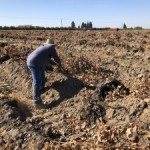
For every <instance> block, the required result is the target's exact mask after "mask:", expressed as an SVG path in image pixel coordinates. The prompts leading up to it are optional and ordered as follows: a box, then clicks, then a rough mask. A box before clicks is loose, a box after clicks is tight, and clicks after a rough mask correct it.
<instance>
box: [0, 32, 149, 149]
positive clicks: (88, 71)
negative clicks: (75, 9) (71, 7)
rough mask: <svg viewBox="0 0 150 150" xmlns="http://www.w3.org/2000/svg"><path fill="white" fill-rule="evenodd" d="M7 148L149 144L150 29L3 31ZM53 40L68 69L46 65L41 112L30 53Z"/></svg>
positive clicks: (2, 117) (1, 97)
mask: <svg viewBox="0 0 150 150" xmlns="http://www.w3.org/2000/svg"><path fill="white" fill-rule="evenodd" d="M0 37H1V40H0V63H1V64H0V72H1V74H0V110H1V111H0V133H1V135H0V148H1V149H3V150H5V149H6V150H7V149H8V150H12V149H16V150H28V149H29V150H36V149H43V150H51V149H65V150H66V149H68V150H70V149H75V150H79V149H94V150H96V149H97V150H99V149H102V150H103V149H125V150H127V149H143V150H144V149H149V148H150V44H149V43H150V31H149V30H141V31H136V30H131V31H128V30H126V31H1V34H0ZM49 37H53V38H54V39H55V41H56V43H57V47H56V49H58V53H59V55H60V57H61V59H62V63H63V65H64V67H65V69H66V70H65V72H59V71H58V70H57V68H56V66H53V71H49V69H48V68H47V70H46V78H47V82H46V89H45V91H44V92H43V94H42V101H43V103H44V104H45V106H46V108H44V109H35V108H34V107H33V100H32V79H31V74H30V72H29V70H28V69H27V67H26V57H27V55H28V54H29V53H30V52H31V51H33V50H34V49H35V48H36V47H37V46H39V45H40V44H42V43H44V42H45V40H46V39H47V38H49Z"/></svg>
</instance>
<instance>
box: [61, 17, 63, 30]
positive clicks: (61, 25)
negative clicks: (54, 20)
mask: <svg viewBox="0 0 150 150" xmlns="http://www.w3.org/2000/svg"><path fill="white" fill-rule="evenodd" d="M62 27H63V23H62V19H61V28H62Z"/></svg>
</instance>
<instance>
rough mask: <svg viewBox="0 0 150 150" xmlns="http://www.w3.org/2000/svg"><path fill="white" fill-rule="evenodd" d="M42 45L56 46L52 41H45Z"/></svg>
mask: <svg viewBox="0 0 150 150" xmlns="http://www.w3.org/2000/svg"><path fill="white" fill-rule="evenodd" d="M44 45H56V44H55V43H54V40H53V39H47V41H46V43H44Z"/></svg>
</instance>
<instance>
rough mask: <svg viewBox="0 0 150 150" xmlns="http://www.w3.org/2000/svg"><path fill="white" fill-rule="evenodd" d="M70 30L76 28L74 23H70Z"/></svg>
mask: <svg viewBox="0 0 150 150" xmlns="http://www.w3.org/2000/svg"><path fill="white" fill-rule="evenodd" d="M71 28H73V29H74V28H76V24H75V22H74V21H72V22H71Z"/></svg>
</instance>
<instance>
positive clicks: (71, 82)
mask: <svg viewBox="0 0 150 150" xmlns="http://www.w3.org/2000/svg"><path fill="white" fill-rule="evenodd" d="M84 87H86V88H88V89H93V90H94V89H95V88H96V87H94V86H89V85H86V84H84V83H83V82H82V81H80V80H78V79H77V78H75V77H71V76H68V77H67V79H66V80H64V81H63V82H61V81H56V82H54V83H53V84H52V85H51V86H48V87H46V88H45V90H44V92H46V91H48V90H49V89H51V88H53V89H55V90H56V91H58V92H59V96H60V98H59V99H58V100H54V101H52V102H51V103H50V104H48V106H47V107H48V108H52V107H56V106H57V105H59V104H60V103H61V102H62V101H64V100H65V99H70V98H72V97H74V96H75V95H76V94H78V93H79V91H80V90H81V89H83V88H84Z"/></svg>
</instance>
